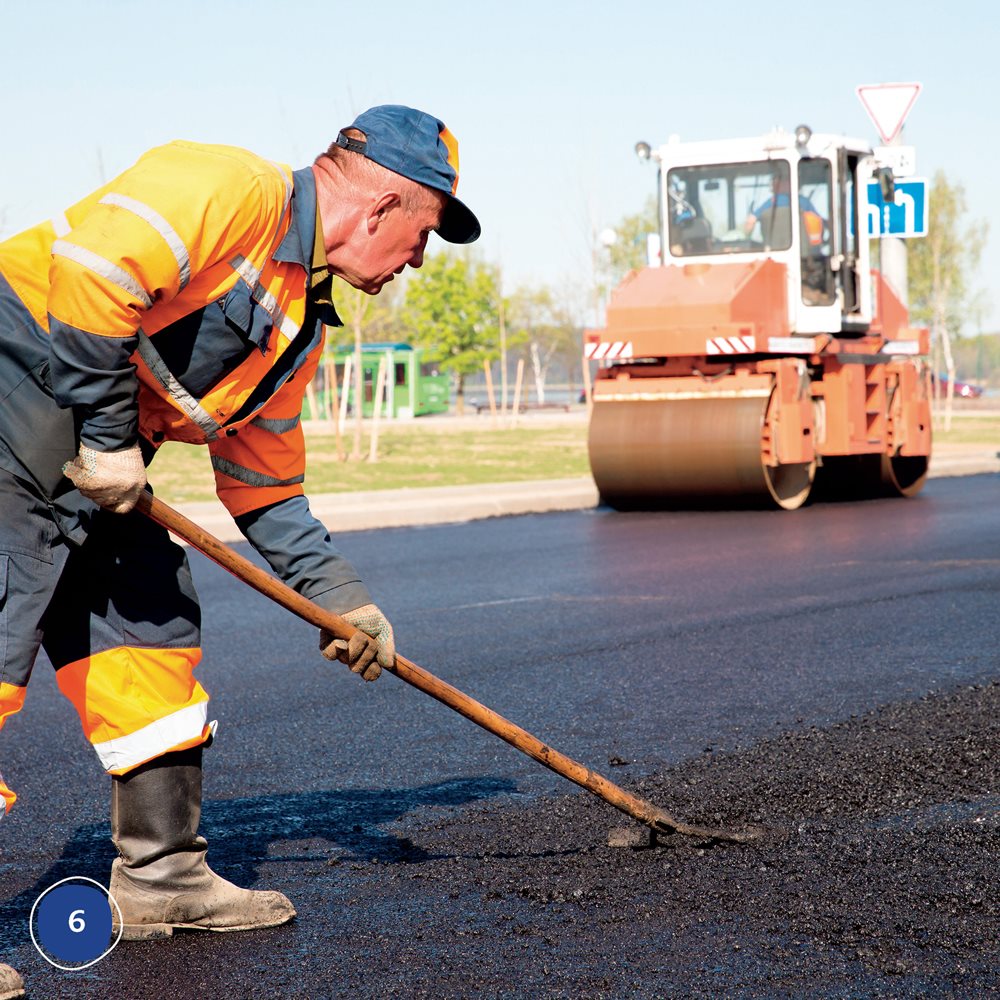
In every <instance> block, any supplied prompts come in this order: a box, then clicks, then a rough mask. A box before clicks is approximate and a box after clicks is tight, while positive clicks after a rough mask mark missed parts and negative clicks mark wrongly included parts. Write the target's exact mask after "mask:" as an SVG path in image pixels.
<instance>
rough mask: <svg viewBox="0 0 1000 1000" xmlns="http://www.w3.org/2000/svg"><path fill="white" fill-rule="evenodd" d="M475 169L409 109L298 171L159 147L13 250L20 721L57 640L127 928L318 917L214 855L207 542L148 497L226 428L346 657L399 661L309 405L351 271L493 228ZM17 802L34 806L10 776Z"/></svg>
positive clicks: (7, 671)
mask: <svg viewBox="0 0 1000 1000" xmlns="http://www.w3.org/2000/svg"><path fill="white" fill-rule="evenodd" d="M457 184H458V145H457V142H456V141H455V139H454V137H453V136H452V135H451V133H450V132H449V131H448V129H447V128H446V127H445V126H444V124H443V123H442V122H441V121H439V120H438V119H436V118H434V117H433V116H431V115H427V114H425V113H423V112H420V111H416V110H414V109H412V108H406V107H402V106H399V105H387V106H380V107H376V108H372V109H370V110H369V111H366V112H365V113H363V114H362V115H360V116H359V117H358V118H357V120H356V121H355V122H354V124H353V125H352V126H350V127H348V128H346V129H344V130H342V131H341V132H340V133H339V135H338V136H337V139H336V140H335V141H334V142H333V143H332V144H331V146H330V148H329V149H328V150H327V151H326V152H325V153H323V154H322V155H320V156H319V157H318V158H317V159H316V161H315V162H314V163H313V164H312V165H311V166H310V167H306V168H305V169H302V170H298V171H294V172H293V171H292V170H291V169H290V168H288V167H285V166H283V165H279V164H275V163H271V162H269V161H267V160H263V159H261V158H259V157H257V156H255V155H253V154H251V153H249V152H247V151H245V150H242V149H236V148H233V147H227V146H211V145H199V144H195V143H189V142H174V143H170V144H168V145H166V146H162V147H159V148H156V149H153V150H151V151H150V152H148V153H147V154H145V155H144V156H143V157H142V158H141V159H140V160H139V161H138V162H137V163H136V164H135V165H134V166H133V167H131V168H130V169H128V170H126V171H125V172H124V173H123V174H122V175H121V176H119V177H117V178H116V179H115V180H113V181H112V182H111V183H109V184H107V185H105V186H104V187H102V188H101V189H100V190H98V191H96V192H94V193H93V194H92V195H90V196H89V197H87V198H84V199H83V200H82V201H81V202H79V203H78V204H76V205H74V206H73V207H71V208H69V209H67V210H66V212H65V213H64V214H62V215H59V216H58V217H56V218H55V219H53V220H52V221H50V222H46V223H43V224H42V225H39V226H36V227H34V228H33V229H30V230H27V231H26V232H23V233H21V234H19V235H17V236H14V237H13V238H11V239H9V240H7V241H6V242H3V243H0V619H2V620H0V635H5V636H6V641H5V643H4V644H3V651H4V661H3V670H2V674H0V725H2V723H3V720H4V719H5V718H6V717H7V716H9V715H11V714H13V713H15V712H17V711H18V710H19V709H20V708H21V706H22V704H23V702H24V696H25V689H26V685H27V682H28V678H29V675H30V673H31V669H32V665H33V663H34V660H35V657H36V654H37V652H38V649H39V647H40V646H41V647H43V648H44V649H45V651H46V653H47V654H48V656H49V658H50V659H51V661H52V663H53V665H54V666H55V668H56V677H57V681H58V684H59V688H60V690H61V691H62V692H63V694H64V695H66V697H68V698H69V699H70V701H71V702H72V703H73V705H74V707H75V708H76V709H77V711H78V713H79V716H80V720H81V723H82V725H83V730H84V733H85V735H86V736H87V738H88V739H89V740H90V742H91V743H92V744H93V746H94V749H95V750H96V751H97V754H98V757H99V758H100V761H101V764H102V766H103V767H104V768H105V770H106V771H107V772H108V773H109V774H110V775H111V776H112V779H113V783H112V806H111V827H112V840H113V842H114V844H115V846H116V847H117V849H118V852H119V855H120V856H119V857H118V858H117V859H116V860H115V862H114V865H113V869H112V877H111V885H110V891H111V894H112V896H113V897H114V899H115V901H116V903H117V904H118V906H119V907H120V909H121V914H122V917H121V922H122V924H123V926H124V935H125V936H126V937H149V936H159V935H169V934H171V933H172V932H173V929H174V928H178V927H186V928H201V929H208V930H243V929H249V928H257V927H269V926H274V925H277V924H281V923H284V922H285V921H287V920H289V919H290V918H291V917H292V916H294V914H295V911H294V910H293V908H292V905H291V903H290V902H289V901H288V900H287V899H286V898H285V897H284V896H283V895H281V894H280V893H277V892H252V891H249V890H245V889H240V888H237V887H236V886H234V885H232V884H231V883H229V882H227V881H226V880H224V879H222V878H220V877H219V876H218V875H216V874H215V873H214V872H212V870H211V869H210V868H209V867H208V865H207V864H206V863H205V852H206V849H207V845H206V841H205V840H204V839H203V838H202V837H200V836H199V835H198V825H199V819H200V809H201V755H202V749H203V747H205V746H206V745H208V744H209V742H210V741H211V740H212V737H213V733H214V723H211V722H209V719H208V714H207V703H208V695H207V693H206V692H205V690H204V688H203V687H202V686H201V684H200V683H199V682H198V681H197V680H196V679H195V677H194V673H193V672H194V668H195V667H196V665H197V664H198V662H199V660H200V657H201V651H200V648H199V626H200V615H199V608H198V603H197V596H196V594H195V591H194V588H193V586H192V581H191V575H190V572H189V569H188V565H187V561H186V557H185V555H184V551H183V549H181V548H180V546H178V545H176V544H174V543H173V542H171V541H170V540H169V538H168V536H167V534H166V532H165V531H163V530H162V529H161V528H159V527H157V526H156V525H154V524H153V523H152V522H151V521H149V520H148V519H146V518H144V517H141V516H140V515H139V514H138V513H134V514H130V515H128V516H123V515H126V514H128V512H129V511H131V509H132V507H133V506H134V505H135V502H136V499H137V497H138V495H139V493H140V492H141V491H142V490H143V489H145V488H146V466H147V465H148V464H149V462H150V460H151V459H152V458H153V456H154V454H155V452H156V449H157V448H158V447H159V446H160V444H161V443H162V442H163V441H185V442H189V443H193V444H205V445H207V447H208V450H209V453H210V455H211V460H212V466H213V468H214V472H215V480H216V488H217V492H218V496H219V498H220V499H221V501H222V502H223V503H224V504H225V506H226V507H227V509H228V510H229V512H230V513H231V514H232V515H233V517H234V519H235V521H236V523H237V525H238V526H239V528H240V530H241V531H242V532H243V534H244V535H245V537H246V538H247V539H248V540H249V541H250V543H251V544H252V545H253V546H254V547H255V548H256V549H257V551H258V552H260V553H261V555H262V556H263V557H264V558H265V559H266V560H267V561H268V562H269V563H270V565H271V567H272V568H273V569H274V571H275V573H277V574H278V576H280V577H281V578H282V579H283V580H284V581H285V582H286V583H288V584H289V585H290V586H291V587H293V588H294V589H295V590H296V591H298V592H299V593H301V594H303V595H304V596H306V597H308V598H310V599H312V600H314V601H316V602H317V603H319V604H320V605H322V606H324V607H325V608H327V609H329V610H332V611H335V612H337V613H339V614H341V615H343V617H345V618H346V619H347V620H348V621H350V622H351V623H352V624H354V625H355V626H357V627H358V628H359V629H360V630H361V631H360V632H359V633H358V634H357V635H356V636H355V638H354V639H353V640H352V641H351V643H350V645H349V646H348V645H347V644H345V643H342V642H339V641H334V640H333V639H332V637H331V636H329V635H328V634H325V633H324V634H321V638H320V644H321V649H322V651H323V654H324V655H325V656H326V657H327V658H328V659H333V658H338V659H341V660H343V661H344V662H346V663H348V664H349V665H350V667H351V669H352V670H354V671H355V672H356V673H359V674H360V675H361V676H362V677H363V678H364V679H365V680H374V679H375V678H376V677H377V676H378V675H379V672H380V669H381V667H380V664H381V666H385V665H387V664H390V663H391V662H392V660H393V657H394V655H395V652H394V640H393V633H392V628H391V626H390V624H389V623H388V621H387V620H386V618H385V616H384V615H383V614H382V612H381V611H380V610H379V609H378V607H377V606H376V605H375V604H374V603H373V602H372V599H371V596H370V595H369V593H368V591H367V589H366V588H365V586H364V584H363V583H362V582H361V581H360V580H359V578H358V574H357V572H356V571H355V570H354V568H353V567H352V566H351V565H350V563H349V562H348V561H347V560H346V559H345V558H344V557H343V556H342V555H341V554H340V553H339V552H338V551H337V550H336V549H335V547H334V545H333V543H332V541H331V539H330V536H329V534H328V533H327V531H326V529H325V528H324V527H323V525H322V524H321V523H320V522H319V521H317V520H316V519H315V518H314V517H313V515H312V514H311V513H310V510H309V505H308V501H307V500H306V498H305V496H304V493H303V486H302V483H303V479H304V473H305V454H304V440H303V433H302V427H301V425H300V414H301V410H302V399H303V394H304V390H305V387H306V385H307V384H308V382H309V380H310V379H311V378H312V376H313V373H314V372H315V371H316V368H317V364H318V362H319V358H320V354H321V351H322V349H323V328H324V326H325V325H340V320H339V319H338V317H337V314H336V312H335V310H334V307H333V303H332V300H331V294H332V292H333V288H332V280H333V279H332V276H337V277H338V278H341V279H343V280H344V281H346V282H347V283H348V284H350V285H352V286H354V287H355V288H359V289H361V290H363V291H365V292H367V293H369V294H371V295H375V294H377V293H378V292H379V291H380V289H381V288H382V286H383V285H384V284H385V283H386V282H388V281H391V280H392V279H393V277H394V276H395V275H396V274H399V273H400V272H402V270H403V269H404V267H406V266H407V265H409V266H410V267H420V266H421V264H422V262H423V255H424V249H425V247H426V243H427V239H428V236H429V234H430V233H431V232H435V231H436V232H437V233H438V234H439V235H440V236H441V237H442V238H443V239H445V240H447V241H449V242H452V243H470V242H472V241H473V240H475V239H477V238H478V236H479V232H480V227H479V223H478V221H477V220H476V217H475V216H474V215H473V214H472V212H471V211H470V210H469V209H468V208H467V207H466V206H465V205H464V204H463V203H462V202H460V201H459V200H458V199H457V198H456V197H455V191H456V188H457ZM8 777H11V775H10V773H8ZM0 795H2V796H3V799H4V800H5V807H6V809H7V810H9V809H10V807H11V805H12V804H13V802H14V800H15V795H14V793H13V792H12V791H11V790H10V789H8V787H7V786H6V785H5V784H4V783H3V780H2V779H0ZM2 814H3V811H2V810H0V815H2ZM117 922H118V920H117V914H116V916H115V923H116V929H117ZM5 968H9V967H5ZM12 971H13V970H11V972H12ZM2 983H3V980H2V979H0V987H2Z"/></svg>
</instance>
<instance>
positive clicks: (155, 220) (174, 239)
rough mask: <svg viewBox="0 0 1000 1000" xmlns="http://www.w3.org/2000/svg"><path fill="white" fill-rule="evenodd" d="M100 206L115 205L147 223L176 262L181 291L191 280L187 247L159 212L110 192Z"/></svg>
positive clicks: (139, 202) (126, 196)
mask: <svg viewBox="0 0 1000 1000" xmlns="http://www.w3.org/2000/svg"><path fill="white" fill-rule="evenodd" d="M100 204H102V205H117V206H118V207H119V208H124V209H125V210H126V211H128V212H131V213H132V214H133V215H137V216H139V218H140V219H142V221H143V222H148V223H149V224H150V225H151V226H152V227H153V228H154V229H155V230H156V231H157V232H158V233H159V234H160V235H161V236H162V237H163V239H164V240H165V241H166V244H167V246H168V247H170V252H171V253H172V254H173V255H174V260H176V261H177V270H178V272H179V273H180V285H181V291H183V290H184V289H185V288H186V287H187V283H188V282H189V281H190V280H191V257H190V255H189V254H188V249H187V247H186V246H184V241H183V240H182V239H181V238H180V237H179V236H178V235H177V232H176V231H175V229H174V227H173V226H171V225H170V223H169V222H167V220H166V219H164V218H163V216H162V215H160V213H159V212H156V211H154V210H153V209H151V208H150V207H149V206H148V205H144V204H143V203H142V202H141V201H136V200H135V198H129V196H128V195H124V194H115V193H114V192H111V193H109V194H106V195H105V196H104V197H103V198H102V199H101V201H100Z"/></svg>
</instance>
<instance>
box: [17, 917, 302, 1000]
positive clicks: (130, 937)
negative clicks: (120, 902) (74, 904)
mask: <svg viewBox="0 0 1000 1000" xmlns="http://www.w3.org/2000/svg"><path fill="white" fill-rule="evenodd" d="M294 916H295V914H292V915H291V916H288V917H282V918H281V919H280V920H272V921H269V922H268V923H264V924H261V923H253V924H239V925H237V926H234V927H206V926H205V925H204V924H125V927H124V929H123V930H122V940H123V941H155V940H157V939H162V938H169V937H173V936H174V931H212V932H214V933H216V934H226V933H228V932H230V931H255V930H264V929H266V928H268V927H280V926H281V925H282V924H287V923H288V922H289V921H290V920H291V919H292V918H293V917H294ZM120 926H121V925H120V924H115V925H112V928H111V933H112V935H116V934H117V933H118V929H119V927H120ZM0 1000H3V998H2V997H0Z"/></svg>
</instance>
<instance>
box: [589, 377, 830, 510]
mask: <svg viewBox="0 0 1000 1000" xmlns="http://www.w3.org/2000/svg"><path fill="white" fill-rule="evenodd" d="M769 401H770V400H769V396H768V394H767V393H755V394H753V395H744V396H737V397H732V396H711V395H709V394H706V396H705V397H704V398H700V399H652V400H650V399H635V400H615V401H613V402H612V401H601V399H600V396H599V395H597V394H595V398H594V409H593V413H592V415H591V421H590V434H589V439H588V448H589V452H590V467H591V471H592V473H593V476H594V481H595V482H596V484H597V488H598V490H599V491H600V493H601V497H602V498H603V500H604V502H605V503H608V504H610V505H611V506H612V507H616V508H618V509H622V510H627V509H649V508H657V507H659V508H662V507H673V508H677V507H727V506H728V507H733V506H773V505H775V504H776V505H777V506H779V507H783V508H785V509H788V510H791V509H794V508H796V507H799V506H801V504H802V503H804V502H805V500H806V498H807V497H808V495H809V490H810V488H811V484H812V477H813V472H814V470H815V466H814V464H813V463H808V464H795V465H779V466H777V467H769V466H767V465H766V464H765V462H764V458H763V451H764V449H763V442H764V440H765V438H766V437H767V436H768V433H769V429H768V419H769V417H768V414H769Z"/></svg>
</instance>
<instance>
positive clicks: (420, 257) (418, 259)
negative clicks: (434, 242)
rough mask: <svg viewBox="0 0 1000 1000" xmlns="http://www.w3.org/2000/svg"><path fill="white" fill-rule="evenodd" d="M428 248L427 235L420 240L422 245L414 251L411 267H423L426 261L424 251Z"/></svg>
mask: <svg viewBox="0 0 1000 1000" xmlns="http://www.w3.org/2000/svg"><path fill="white" fill-rule="evenodd" d="M426 249H427V237H426V236H425V237H424V238H423V239H422V240H421V241H420V246H418V247H417V249H416V250H414V251H413V256H412V257H411V258H410V267H413V268H417V267H422V266H423V263H424V251H425V250H426Z"/></svg>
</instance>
